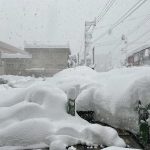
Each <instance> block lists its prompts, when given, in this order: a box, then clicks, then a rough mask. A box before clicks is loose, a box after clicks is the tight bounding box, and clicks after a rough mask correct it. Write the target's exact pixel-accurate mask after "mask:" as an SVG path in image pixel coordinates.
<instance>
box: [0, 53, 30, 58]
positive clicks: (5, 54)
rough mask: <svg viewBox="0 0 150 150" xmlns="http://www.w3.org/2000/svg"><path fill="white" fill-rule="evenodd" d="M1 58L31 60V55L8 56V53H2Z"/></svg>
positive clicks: (17, 54)
mask: <svg viewBox="0 0 150 150" xmlns="http://www.w3.org/2000/svg"><path fill="white" fill-rule="evenodd" d="M1 58H32V55H31V54H20V53H16V54H8V53H2V54H1Z"/></svg>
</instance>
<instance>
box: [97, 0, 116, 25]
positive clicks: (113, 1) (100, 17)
mask: <svg viewBox="0 0 150 150" xmlns="http://www.w3.org/2000/svg"><path fill="white" fill-rule="evenodd" d="M115 1H116V0H111V1H109V2H108V3H107V4H106V6H105V11H104V12H103V13H101V15H99V16H98V17H97V18H96V23H99V21H100V20H102V19H103V17H104V16H105V15H106V14H107V12H108V11H109V10H110V8H111V7H112V6H113V4H114V3H115Z"/></svg>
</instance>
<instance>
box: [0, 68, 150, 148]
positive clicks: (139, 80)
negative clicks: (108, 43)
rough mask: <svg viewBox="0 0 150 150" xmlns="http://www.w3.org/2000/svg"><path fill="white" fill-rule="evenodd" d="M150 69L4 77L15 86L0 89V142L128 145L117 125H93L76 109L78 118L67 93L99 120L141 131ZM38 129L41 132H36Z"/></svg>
mask: <svg viewBox="0 0 150 150" xmlns="http://www.w3.org/2000/svg"><path fill="white" fill-rule="evenodd" d="M149 74H150V68H149V67H138V68H137V67H134V68H122V69H115V70H112V71H109V72H106V73H98V72H96V71H94V70H92V69H90V68H88V67H76V68H72V69H66V70H63V71H61V72H59V73H58V74H56V75H55V76H54V77H52V78H46V80H44V81H43V79H34V78H29V77H20V79H19V77H13V76H11V79H9V78H10V77H9V76H8V77H7V76H6V77H5V79H7V80H8V81H9V82H11V83H13V84H14V85H17V86H16V88H11V87H10V88H8V89H5V90H0V97H1V101H0V113H1V114H3V115H1V117H0V145H1V146H5V145H6V146H8V145H16V146H18V145H19V146H20V145H23V146H26V145H28V144H39V142H43V143H45V144H47V145H50V147H51V149H52V150H54V149H57V150H58V149H60V147H59V144H61V145H63V148H65V147H66V146H67V145H70V144H71V145H73V144H77V143H83V144H85V143H86V144H87V145H88V144H89V145H90V144H91V145H92V144H100V143H101V144H104V145H107V146H125V143H124V142H123V140H122V139H120V138H119V137H118V134H117V133H116V131H115V130H114V129H112V128H108V127H103V126H100V125H91V124H89V123H88V122H86V121H85V120H83V119H81V118H80V117H79V116H78V115H77V114H76V116H75V117H72V116H71V115H69V114H67V113H66V104H67V98H73V99H74V98H75V97H77V98H76V109H77V110H82V111H84V110H93V111H94V112H95V119H96V120H98V121H101V122H104V123H108V124H110V125H111V126H114V127H119V128H123V129H127V130H130V131H132V132H134V133H137V132H138V112H137V111H136V107H137V103H138V101H139V100H141V102H142V103H143V104H144V105H146V104H148V103H150V99H149V97H150V77H149ZM13 78H14V79H13ZM13 80H14V81H13ZM28 83H29V84H28ZM70 91H71V92H70ZM72 91H73V93H72ZM8 93H9V94H8ZM42 124H43V127H42ZM30 129H32V130H33V133H32V130H30ZM38 130H40V131H39V133H40V134H38V133H36V132H38ZM31 135H35V136H34V137H32V136H31ZM18 138H19V139H18ZM61 148H62V147H61Z"/></svg>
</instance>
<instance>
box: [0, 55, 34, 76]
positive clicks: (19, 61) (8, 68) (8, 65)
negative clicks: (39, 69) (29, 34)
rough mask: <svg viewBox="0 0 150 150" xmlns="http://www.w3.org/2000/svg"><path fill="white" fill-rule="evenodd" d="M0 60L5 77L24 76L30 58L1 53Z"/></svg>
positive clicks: (29, 56)
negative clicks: (0, 60)
mask: <svg viewBox="0 0 150 150" xmlns="http://www.w3.org/2000/svg"><path fill="white" fill-rule="evenodd" d="M1 59H2V62H3V66H4V73H5V74H6V75H25V74H26V72H25V70H26V68H27V67H28V66H29V65H30V63H31V59H32V56H31V55H28V54H18V53H17V54H6V53H2V54H1Z"/></svg>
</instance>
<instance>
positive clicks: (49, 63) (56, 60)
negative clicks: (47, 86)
mask: <svg viewBox="0 0 150 150" xmlns="http://www.w3.org/2000/svg"><path fill="white" fill-rule="evenodd" d="M25 51H26V52H28V53H29V54H31V55H32V59H31V63H30V65H29V66H28V68H27V69H26V75H35V76H52V75H54V74H55V73H57V72H59V71H61V70H63V69H65V68H67V67H68V57H69V54H70V48H69V46H68V45H37V44H36V45H34V44H26V45H25Z"/></svg>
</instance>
